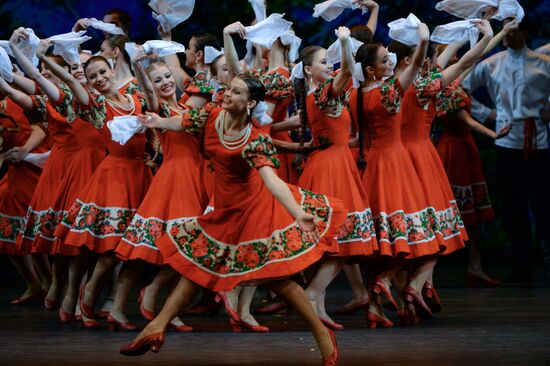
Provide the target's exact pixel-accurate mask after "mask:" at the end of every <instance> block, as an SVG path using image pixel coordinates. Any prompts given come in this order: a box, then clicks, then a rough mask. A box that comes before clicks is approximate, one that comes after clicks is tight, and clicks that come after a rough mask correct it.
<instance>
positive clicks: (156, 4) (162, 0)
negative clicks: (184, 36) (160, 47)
mask: <svg viewBox="0 0 550 366" xmlns="http://www.w3.org/2000/svg"><path fill="white" fill-rule="evenodd" d="M149 7H151V9H153V10H154V11H153V18H154V19H155V20H156V21H157V22H159V24H160V25H161V27H162V30H163V31H164V32H169V31H170V30H172V29H173V28H175V27H176V26H177V25H178V24H180V23H181V22H183V21H185V20H187V19H188V18H189V17H190V16H191V14H192V13H193V9H194V8H195V0H151V1H149Z"/></svg>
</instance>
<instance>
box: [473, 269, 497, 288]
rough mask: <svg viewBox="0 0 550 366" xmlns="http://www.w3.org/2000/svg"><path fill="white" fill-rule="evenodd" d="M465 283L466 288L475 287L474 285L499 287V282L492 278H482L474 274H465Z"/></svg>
mask: <svg viewBox="0 0 550 366" xmlns="http://www.w3.org/2000/svg"><path fill="white" fill-rule="evenodd" d="M466 282H467V283H468V286H475V285H476V283H479V284H480V285H483V286H485V287H498V286H500V281H499V280H495V279H494V278H491V277H489V278H483V277H481V276H479V275H477V274H475V273H472V272H466Z"/></svg>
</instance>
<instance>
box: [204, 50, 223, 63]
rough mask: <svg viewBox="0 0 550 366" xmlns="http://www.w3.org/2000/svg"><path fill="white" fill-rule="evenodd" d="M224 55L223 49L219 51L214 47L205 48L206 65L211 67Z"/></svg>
mask: <svg viewBox="0 0 550 366" xmlns="http://www.w3.org/2000/svg"><path fill="white" fill-rule="evenodd" d="M223 54H224V50H223V47H222V49H221V50H217V49H215V48H214V47H212V46H206V47H204V63H205V64H207V65H210V64H211V63H212V62H213V61H214V60H215V59H216V58H218V57H219V56H222V55H223Z"/></svg>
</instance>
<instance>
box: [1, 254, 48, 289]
mask: <svg viewBox="0 0 550 366" xmlns="http://www.w3.org/2000/svg"><path fill="white" fill-rule="evenodd" d="M9 257H10V260H11V262H12V263H13V265H14V266H15V269H16V270H17V272H18V273H19V275H20V276H21V278H22V279H23V281H25V286H26V287H27V288H26V289H25V292H23V295H21V296H20V297H27V296H33V295H36V294H41V293H42V292H43V291H44V289H43V288H42V284H41V282H40V278H39V277H38V274H37V273H36V271H35V269H34V266H33V262H32V258H31V256H30V255H10V256H9Z"/></svg>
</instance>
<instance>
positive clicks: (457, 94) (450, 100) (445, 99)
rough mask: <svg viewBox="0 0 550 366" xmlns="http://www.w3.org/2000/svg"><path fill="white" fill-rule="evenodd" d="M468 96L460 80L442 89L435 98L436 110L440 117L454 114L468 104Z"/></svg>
mask: <svg viewBox="0 0 550 366" xmlns="http://www.w3.org/2000/svg"><path fill="white" fill-rule="evenodd" d="M468 98H469V97H468V94H467V93H466V92H465V91H464V89H462V86H461V85H460V81H459V80H455V81H453V82H452V83H451V84H450V85H448V86H446V87H445V88H443V89H441V90H440V91H439V92H438V93H437V95H436V97H435V109H436V111H437V115H438V116H443V115H445V114H447V113H454V112H457V111H459V110H461V109H463V108H464V107H465V106H466V105H467V104H468Z"/></svg>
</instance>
